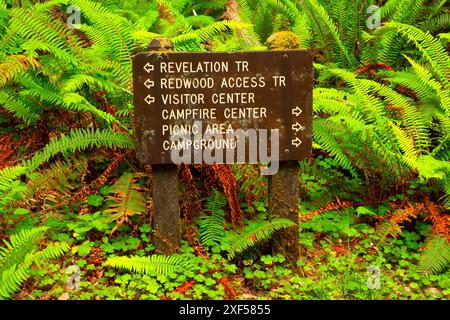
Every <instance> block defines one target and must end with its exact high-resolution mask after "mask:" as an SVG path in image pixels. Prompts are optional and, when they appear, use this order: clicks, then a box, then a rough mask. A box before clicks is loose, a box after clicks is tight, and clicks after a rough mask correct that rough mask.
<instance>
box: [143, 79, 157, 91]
mask: <svg viewBox="0 0 450 320" xmlns="http://www.w3.org/2000/svg"><path fill="white" fill-rule="evenodd" d="M144 85H145V86H146V87H147V88H148V89H150V88H151V87H153V86H154V85H155V82H154V81H152V80H150V79H147V80H146V81H145V82H144Z"/></svg>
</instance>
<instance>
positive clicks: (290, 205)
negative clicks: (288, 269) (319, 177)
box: [269, 161, 300, 263]
mask: <svg viewBox="0 0 450 320" xmlns="http://www.w3.org/2000/svg"><path fill="white" fill-rule="evenodd" d="M299 171H300V168H299V165H298V162H297V161H281V162H280V167H279V171H278V173H277V174H275V175H273V176H270V177H269V215H270V217H279V218H286V219H289V220H292V221H293V222H294V223H295V226H294V227H290V228H288V229H284V230H281V231H279V232H278V233H277V235H276V236H275V238H274V240H275V247H274V249H275V251H278V252H280V253H282V254H284V255H285V256H286V258H288V259H289V260H290V261H291V262H293V263H295V262H297V260H298V259H299V257H300V244H299V234H298V232H299V231H298V206H297V203H298V198H299V195H300V182H299V177H298V175H299Z"/></svg>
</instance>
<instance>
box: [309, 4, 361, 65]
mask: <svg viewBox="0 0 450 320" xmlns="http://www.w3.org/2000/svg"><path fill="white" fill-rule="evenodd" d="M305 4H306V8H307V10H308V12H309V18H310V19H311V21H312V22H313V23H314V24H315V25H316V30H319V32H320V34H321V38H322V45H323V46H324V47H327V46H328V45H329V40H330V38H329V37H331V39H332V40H333V41H334V43H335V44H336V46H337V51H338V54H337V55H336V58H337V60H338V61H341V62H342V63H343V64H344V66H353V65H354V64H355V62H356V61H355V58H354V57H353V56H352V55H350V53H349V52H348V49H347V48H346V47H345V45H344V43H343V42H342V39H341V36H340V34H339V31H338V29H337V27H336V25H335V24H334V22H333V20H332V19H331V17H330V16H329V15H328V13H327V12H326V11H325V9H324V7H323V6H322V5H321V4H320V3H319V2H318V1H317V0H305ZM325 33H327V34H325Z"/></svg>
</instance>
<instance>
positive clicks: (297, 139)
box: [292, 138, 302, 148]
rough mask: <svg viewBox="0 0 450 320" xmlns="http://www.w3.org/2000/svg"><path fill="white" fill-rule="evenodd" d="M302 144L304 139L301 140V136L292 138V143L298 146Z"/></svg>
mask: <svg viewBox="0 0 450 320" xmlns="http://www.w3.org/2000/svg"><path fill="white" fill-rule="evenodd" d="M301 144H302V140H300V139H299V138H295V139H294V140H292V145H294V146H296V147H297V148H298V147H299V146H300V145H301Z"/></svg>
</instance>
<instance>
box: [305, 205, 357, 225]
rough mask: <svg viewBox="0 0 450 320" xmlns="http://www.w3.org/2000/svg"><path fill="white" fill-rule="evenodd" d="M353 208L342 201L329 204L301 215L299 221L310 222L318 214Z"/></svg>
mask: <svg viewBox="0 0 450 320" xmlns="http://www.w3.org/2000/svg"><path fill="white" fill-rule="evenodd" d="M353 206H354V204H353V203H351V202H349V201H342V202H340V201H339V202H337V203H334V202H330V203H328V204H326V205H325V206H323V207H322V208H320V209H317V210H312V211H309V212H307V213H305V214H303V215H301V216H300V221H302V222H305V221H309V220H311V219H312V218H313V217H314V216H317V215H318V214H321V213H324V212H328V211H333V210H340V209H346V208H352V207H353Z"/></svg>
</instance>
